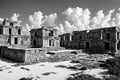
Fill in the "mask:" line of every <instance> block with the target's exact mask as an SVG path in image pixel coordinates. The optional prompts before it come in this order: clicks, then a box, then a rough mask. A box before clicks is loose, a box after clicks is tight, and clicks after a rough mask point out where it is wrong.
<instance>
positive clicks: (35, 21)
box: [28, 11, 44, 28]
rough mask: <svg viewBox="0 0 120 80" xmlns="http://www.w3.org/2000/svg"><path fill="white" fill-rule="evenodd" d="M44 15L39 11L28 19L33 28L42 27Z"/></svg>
mask: <svg viewBox="0 0 120 80" xmlns="http://www.w3.org/2000/svg"><path fill="white" fill-rule="evenodd" d="M43 18H44V16H43V14H42V12H40V11H38V12H34V14H33V15H30V16H29V17H28V19H29V21H30V23H31V26H32V27H33V28H40V27H41V24H42V23H43Z"/></svg>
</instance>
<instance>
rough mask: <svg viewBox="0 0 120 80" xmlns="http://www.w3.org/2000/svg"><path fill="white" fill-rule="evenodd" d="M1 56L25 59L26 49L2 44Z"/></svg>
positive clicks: (18, 59) (18, 60)
mask: <svg viewBox="0 0 120 80" xmlns="http://www.w3.org/2000/svg"><path fill="white" fill-rule="evenodd" d="M0 50H1V56H2V57H4V58H7V59H10V60H14V61H17V62H24V61H25V50H23V49H12V48H8V47H4V46H1V47H0Z"/></svg>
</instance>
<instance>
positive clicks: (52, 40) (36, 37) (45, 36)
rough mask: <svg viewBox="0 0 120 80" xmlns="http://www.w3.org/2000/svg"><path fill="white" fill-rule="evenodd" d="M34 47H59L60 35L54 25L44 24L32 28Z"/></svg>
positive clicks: (32, 43) (32, 44)
mask: <svg viewBox="0 0 120 80" xmlns="http://www.w3.org/2000/svg"><path fill="white" fill-rule="evenodd" d="M31 46H32V47H40V48H41V47H59V37H58V35H57V30H56V29H55V28H54V27H45V26H43V27H42V28H40V29H32V30H31Z"/></svg>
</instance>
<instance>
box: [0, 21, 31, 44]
mask: <svg viewBox="0 0 120 80" xmlns="http://www.w3.org/2000/svg"><path fill="white" fill-rule="evenodd" d="M21 31H22V27H21V26H20V24H19V23H18V22H17V21H10V20H8V19H4V21H3V23H2V24H0V45H1V46H15V45H18V46H22V45H24V43H25V45H26V44H29V43H30V38H29V36H28V35H22V33H21Z"/></svg>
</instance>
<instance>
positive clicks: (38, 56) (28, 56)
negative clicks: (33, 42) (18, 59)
mask: <svg viewBox="0 0 120 80" xmlns="http://www.w3.org/2000/svg"><path fill="white" fill-rule="evenodd" d="M45 59H46V56H45V51H44V50H40V49H31V50H26V51H25V62H26V63H31V62H38V61H43V60H45Z"/></svg>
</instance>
